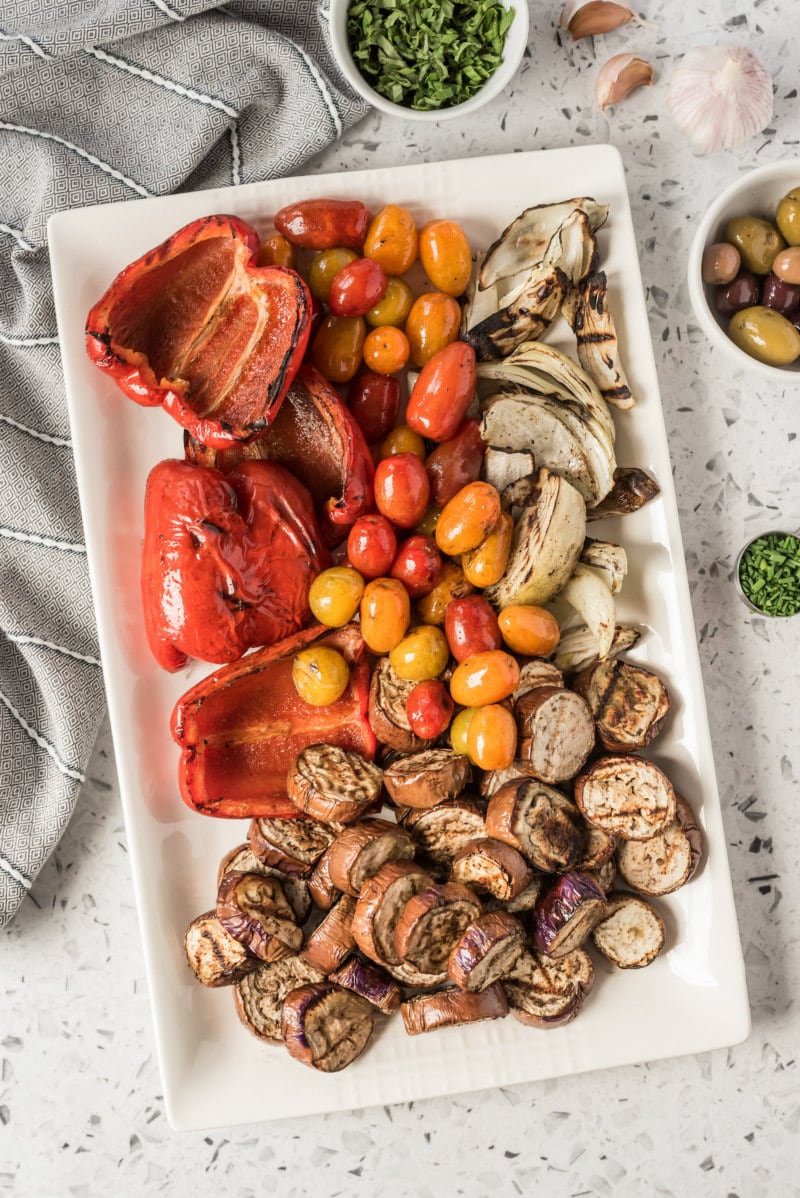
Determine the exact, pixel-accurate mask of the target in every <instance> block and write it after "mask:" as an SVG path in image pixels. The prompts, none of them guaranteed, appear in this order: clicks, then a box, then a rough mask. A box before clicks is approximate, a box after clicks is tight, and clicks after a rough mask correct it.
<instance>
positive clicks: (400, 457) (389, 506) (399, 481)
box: [374, 453, 430, 528]
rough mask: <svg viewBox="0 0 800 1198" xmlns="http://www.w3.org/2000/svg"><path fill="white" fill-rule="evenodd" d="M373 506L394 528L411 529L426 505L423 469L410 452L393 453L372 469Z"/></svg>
mask: <svg viewBox="0 0 800 1198" xmlns="http://www.w3.org/2000/svg"><path fill="white" fill-rule="evenodd" d="M374 486H375V506H376V507H377V509H378V511H379V512H380V513H381V515H382V516H385V517H386V519H387V520H391V522H392V524H394V525H395V526H396V527H397V528H413V527H414V525H415V524H416V523H417V521H418V520H419V518H420V516H421V515H422V513H423V512H424V511H425V508H426V507H427V506H428V495H429V494H430V487H429V485H428V476H427V474H426V473H425V467H424V465H423V464H422V462H421V460H420V459H419V458H418V457H417V456H416V454H413V453H396V454H393V455H392V456H391V457H389V458H383V459H382V460H381V461H380V462H378V465H377V466H376V467H375V480H374Z"/></svg>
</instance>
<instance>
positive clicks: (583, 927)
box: [533, 870, 606, 957]
mask: <svg viewBox="0 0 800 1198" xmlns="http://www.w3.org/2000/svg"><path fill="white" fill-rule="evenodd" d="M605 913H606V896H605V892H604V891H603V890H601V889H600V887H599V886H598V884H597V882H595V880H594V878H592V877H590V876H589V875H588V874H579V873H576V872H575V871H574V870H568V871H567V872H566V873H564V874H562V875H561V877H560V878H559V879H558V881H557V882H556V883H555V885H553V886H551V887H550V889H549V890H548V891H546V892H545V894H543V895H542V897H541V898H540V899H539V902H538V903H537V904H536V910H535V911H534V913H533V942H534V944H535V945H536V947H537V948H538V949H539V951H540V952H541V953H546V954H547V956H549V957H565V956H566V955H567V954H568V953H571V952H572V951H573V950H574V949H576V948H580V946H581V945H582V944H583V942H584V940H585V939H586V937H587V936H588V935H589V933H590V932H591V930H592V928H593V927H594V926H595V924H596V923H598V922H599V921H600V920H601V919H602V918H603V916H604V915H605Z"/></svg>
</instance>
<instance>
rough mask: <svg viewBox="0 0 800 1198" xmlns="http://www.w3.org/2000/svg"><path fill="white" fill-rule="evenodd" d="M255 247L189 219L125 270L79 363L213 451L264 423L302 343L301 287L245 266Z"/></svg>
mask: <svg viewBox="0 0 800 1198" xmlns="http://www.w3.org/2000/svg"><path fill="white" fill-rule="evenodd" d="M258 249H259V238H258V234H257V233H256V231H255V229H254V228H253V227H252V226H251V225H249V224H247V223H246V222H245V221H242V220H239V219H238V218H237V217H235V216H208V217H205V218H203V219H202V220H196V221H193V222H192V223H191V224H190V225H186V226H185V228H183V229H180V230H179V231H178V232H177V233H174V234H173V235H172V237H170V238H168V239H167V241H165V242H163V243H162V244H161V245H159V246H156V248H155V249H153V250H150V251H149V252H148V253H147V254H145V255H144V256H143V257H141V258H139V259H137V261H136V262H132V263H131V264H130V266H126V268H125V269H124V270H123V271H122V272H121V274H119V275H117V277H116V279H115V280H114V282H113V283H112V284H111V286H110V287H109V289H108V291H106V293H105V295H104V296H103V297H102V298H101V299H100V300H99V301H98V302H97V303H96V304H95V306H94V307H93V308H92V310H91V312H90V313H89V316H88V318H87V322H86V349H87V352H88V354H89V357H90V358H91V359H92V361H93V362H94V363H95V365H96V366H99V367H100V369H101V370H105V371H107V372H108V373H109V374H110V375H111V377H112V378H113V379H114V381H115V382H116V383H117V385H118V386H119V387H120V388H121V389H122V390H123V391H124V392H125V394H126V395H127V396H129V397H130V398H131V399H134V400H136V402H137V403H140V404H144V405H151V406H155V405H157V404H161V405H162V407H163V408H164V409H165V410H166V411H167V412H169V414H170V416H173V417H174V418H175V420H177V421H178V423H179V424H181V425H182V426H183V427H184V428H185V429H188V431H189V432H190V433H191V434H192V436H193V437H196V438H197V439H198V440H199V441H203V442H204V443H205V444H206V445H214V446H217V447H219V448H224V447H225V446H229V445H233V444H235V443H236V442H237V441H247V440H249V439H250V438H252V437H255V436H257V435H258V434H259V433H261V432H263V431H264V429H265V428H267V427H268V425H270V424H271V423H272V421H273V420H274V418H275V416H276V415H277V413H278V410H279V408H280V406H281V404H282V402H283V399H284V396H285V395H286V392H287V390H288V388H289V385H290V383H291V381H292V379H293V378H294V376H295V373H296V372H297V368H298V366H299V365H300V362H301V360H302V358H303V354H304V353H305V351H306V346H307V344H308V336H309V329H310V319H311V296H310V294H309V291H308V288H307V287H306V285H305V283H304V282H303V280H302V279H301V278H300V276H299V275H298V274H296V273H295V272H294V271H293V270H288V269H286V268H284V267H281V266H264V267H259V266H257V265H256V261H257V257H258Z"/></svg>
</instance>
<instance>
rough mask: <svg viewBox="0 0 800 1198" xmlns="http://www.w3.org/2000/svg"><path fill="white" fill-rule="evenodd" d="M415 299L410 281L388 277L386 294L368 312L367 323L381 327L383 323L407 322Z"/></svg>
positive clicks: (398, 324) (398, 323)
mask: <svg viewBox="0 0 800 1198" xmlns="http://www.w3.org/2000/svg"><path fill="white" fill-rule="evenodd" d="M413 300H414V296H413V293H412V291H411V288H410V287H409V285H408V283H404V282H403V280H402V279H387V280H386V294H385V295H384V297H383V299H382V300H378V302H377V304H376V305H375V307H374V308H370V310H369V312H367V324H369V325H372V327H373V328H374V329H377V328H380V326H381V325H382V324H393V325H397V326H398V327H399V326H400V325H401V324H404V323H405V320H406V317H407V316H408V314H409V312H410V311H411V304H412V303H413Z"/></svg>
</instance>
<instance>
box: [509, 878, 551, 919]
mask: <svg viewBox="0 0 800 1198" xmlns="http://www.w3.org/2000/svg"><path fill="white" fill-rule="evenodd" d="M547 880H548V879H547V877H546V876H545V875H544V874H534V875H533V880H532V881H530V882H529V883H528V885H527V886H526V887H525V889H524V890H521V891H520V892H519V894H515V895H514V897H513V898H512V899H509V900H508V901H507V902H506V903H504V904H503V909H504V910H506V911H508V913H509V915H524V914H525V913H526V911H532V910H533V909H534V907H535V906H536V904H537V903H538V901H539V897H540V895H541V893H542V889H543V887H544V884H545V882H546V881H547Z"/></svg>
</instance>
